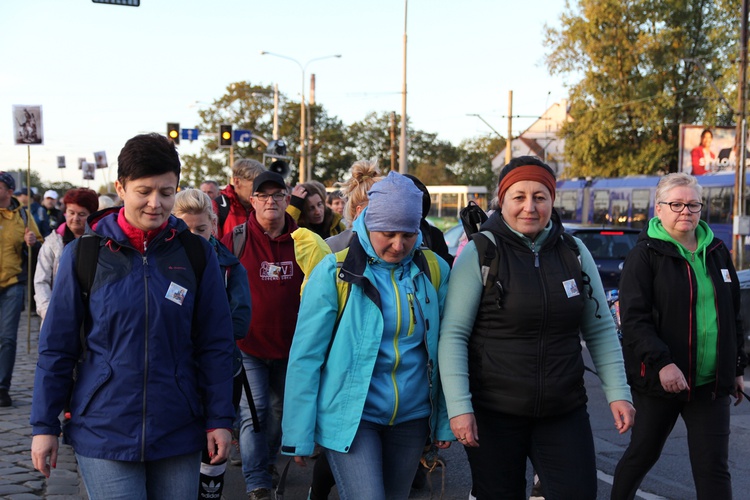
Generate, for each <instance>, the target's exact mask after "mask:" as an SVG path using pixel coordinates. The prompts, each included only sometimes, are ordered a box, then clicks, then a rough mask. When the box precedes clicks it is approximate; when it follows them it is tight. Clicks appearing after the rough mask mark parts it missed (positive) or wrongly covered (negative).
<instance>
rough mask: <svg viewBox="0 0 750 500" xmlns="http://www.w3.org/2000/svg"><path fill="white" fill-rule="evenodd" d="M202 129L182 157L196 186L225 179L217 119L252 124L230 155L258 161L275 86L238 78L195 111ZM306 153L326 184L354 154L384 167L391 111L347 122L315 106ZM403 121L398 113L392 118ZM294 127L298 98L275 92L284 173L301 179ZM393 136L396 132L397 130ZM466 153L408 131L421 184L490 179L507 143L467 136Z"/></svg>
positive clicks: (341, 176) (339, 177)
mask: <svg viewBox="0 0 750 500" xmlns="http://www.w3.org/2000/svg"><path fill="white" fill-rule="evenodd" d="M199 115H200V117H201V123H200V125H199V128H200V130H201V132H202V134H203V135H204V136H206V137H208V139H207V140H206V141H205V142H204V146H203V149H202V150H201V151H200V152H199V153H198V154H195V155H183V156H182V160H183V169H182V179H181V184H182V185H184V186H188V185H191V186H198V185H199V184H200V183H201V181H203V180H205V179H213V180H216V181H217V182H219V183H220V184H224V183H226V182H228V180H229V177H230V174H231V172H230V171H229V168H228V165H229V150H228V149H219V148H218V138H217V137H215V136H210V135H209V134H211V133H212V132H213V133H214V134H216V133H217V132H218V130H219V125H221V124H231V125H232V126H233V128H234V129H249V130H252V132H253V134H254V139H253V141H252V142H251V143H250V144H249V145H244V144H240V145H235V147H234V158H235V160H237V159H239V158H254V159H257V160H259V161H262V159H263V153H264V152H265V150H266V146H265V144H264V142H263V141H262V140H260V139H259V137H260V138H263V139H266V140H270V139H271V138H272V136H273V91H272V89H271V88H270V87H264V86H259V85H253V84H251V83H250V82H235V83H232V84H230V85H228V86H227V88H226V92H225V94H224V95H223V96H221V97H219V98H218V99H216V100H215V101H213V103H212V104H211V105H210V106H208V107H207V108H205V109H203V110H201V111H200V112H199ZM309 119H310V120H309V126H310V127H309V129H308V131H309V133H308V139H309V141H308V142H309V145H308V147H309V153H310V160H311V162H312V165H313V178H314V179H316V180H319V181H321V182H322V183H323V184H325V185H327V186H331V185H333V184H334V183H336V182H338V181H343V180H345V179H346V178H347V177H348V173H349V169H350V167H351V165H352V163H354V162H355V161H357V160H359V159H376V160H378V162H379V164H380V169H381V171H382V172H387V171H388V170H389V169H390V165H391V130H390V120H391V113H380V114H377V113H370V114H369V115H367V116H366V117H365V118H364V119H363V120H361V121H358V122H355V123H353V124H351V125H349V126H345V125H344V124H343V123H342V122H341V120H340V119H339V118H338V117H335V116H331V115H330V114H328V112H327V111H326V109H325V108H324V107H323V106H322V105H320V104H314V105H311V106H310V107H309ZM396 120H397V121H396V123H398V124H399V125H400V121H399V120H400V117H396ZM299 125H300V103H299V102H294V101H291V100H288V99H287V98H286V97H285V96H283V94H282V95H280V105H279V137H280V138H282V139H284V141H285V142H286V144H287V154H288V155H289V156H292V158H293V160H292V162H291V172H290V175H289V179H290V181H291V182H294V180H295V179H297V178H298V177H299V173H298V170H297V169H298V165H299ZM394 135H395V138H396V140H398V138H399V137H400V130H398V126H397V129H396V130H395V132H394ZM466 144H467V146H466V147H471V148H473V149H472V150H471V151H464V150H463V149H462V148H463V146H461V147H455V146H453V145H452V144H451V143H450V142H449V141H444V140H441V139H439V138H438V136H437V134H435V133H430V132H425V131H422V130H412V129H410V130H409V172H410V173H412V174H414V175H415V176H417V177H419V178H420V180H422V182H424V183H425V184H428V185H430V184H456V183H471V184H477V183H479V184H480V185H489V184H491V181H490V180H489V179H491V177H492V173H491V171H490V167H489V165H490V160H491V157H492V156H493V155H494V154H497V152H499V151H501V150H502V148H503V147H504V144H505V142H504V140H503V139H489V138H484V139H482V138H480V139H477V140H476V142H471V141H468V142H466Z"/></svg>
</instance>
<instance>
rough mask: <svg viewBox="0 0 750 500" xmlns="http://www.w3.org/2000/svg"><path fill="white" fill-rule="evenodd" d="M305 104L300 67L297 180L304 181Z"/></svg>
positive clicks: (305, 163) (303, 81)
mask: <svg viewBox="0 0 750 500" xmlns="http://www.w3.org/2000/svg"><path fill="white" fill-rule="evenodd" d="M306 107H307V106H305V68H302V97H301V101H300V112H299V182H300V184H302V183H303V182H305V177H306V173H307V172H306V169H307V158H306V156H307V133H306V131H307V126H306V121H305V120H306V118H307V113H306V111H307V109H306Z"/></svg>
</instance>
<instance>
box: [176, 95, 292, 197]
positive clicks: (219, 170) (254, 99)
mask: <svg viewBox="0 0 750 500" xmlns="http://www.w3.org/2000/svg"><path fill="white" fill-rule="evenodd" d="M297 106H298V108H299V105H297ZM289 111H290V106H288V103H286V102H285V103H284V105H282V106H280V109H279V123H285V122H287V121H288V120H287V119H286V116H284V115H285V113H288V112H289ZM198 115H199V116H200V118H201V123H200V124H199V126H198V128H199V129H200V130H201V134H203V135H204V136H206V137H208V139H207V140H206V141H205V142H204V146H203V150H202V151H201V152H200V153H199V154H197V155H184V156H182V159H183V161H184V166H183V170H182V180H183V182H184V183H185V184H187V185H192V186H197V185H198V184H200V182H201V181H202V180H203V179H215V180H217V181H219V182H222V181H223V180H226V179H228V178H229V176H230V174H231V172H230V171H229V149H228V148H227V149H220V148H219V147H218V142H219V141H218V136H217V135H216V134H218V131H219V126H220V125H222V124H230V125H232V127H233V129H235V130H236V129H244V130H251V131H252V132H253V140H252V141H251V142H250V143H249V144H235V146H234V157H235V159H238V158H253V159H256V160H258V161H262V160H263V153H264V152H265V150H266V145H265V144H264V143H263V141H261V140H259V139H258V137H260V138H262V139H265V140H266V141H269V140H271V139H272V136H273V88H272V87H270V86H261V85H253V84H251V83H250V82H235V83H232V84H229V85H228V86H227V88H226V93H225V94H224V95H223V96H221V97H219V98H218V99H216V100H214V102H213V103H212V104H211V105H210V106H209V107H207V108H205V109H202V110H201V111H199V113H198ZM297 115H298V116H299V111H297ZM297 124H298V126H299V118H297ZM210 134H214V135H213V136H211V135H210ZM282 137H284V138H285V140H287V141H288V142H289V139H291V138H290V137H288V136H286V135H283V136H282ZM297 137H298V136H297ZM289 149H290V151H293V150H294V149H293V147H291V146H290V148H289Z"/></svg>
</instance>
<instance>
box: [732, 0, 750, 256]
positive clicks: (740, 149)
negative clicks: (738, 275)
mask: <svg viewBox="0 0 750 500" xmlns="http://www.w3.org/2000/svg"><path fill="white" fill-rule="evenodd" d="M749 2H750V0H742V19H741V22H740V77H739V81H738V85H737V87H738V91H737V98H738V100H739V105H738V106H737V109H738V111H739V116H738V120H737V132H736V135H735V150H736V151H737V155H736V156H735V158H737V166H736V167H735V178H734V220H733V223H734V224H733V225H734V227H733V231H732V233H733V234H732V254H733V255H732V256H733V258H734V267H735V268H737V269H742V268H743V266H744V263H745V262H744V261H745V258H744V257H745V255H744V254H745V236H746V235H747V234H748V232H750V231H748V229H749V228H748V227H747V226H748V225H750V221H748V218H747V217H746V214H745V169H746V162H747V144H746V142H747V101H746V99H747V96H746V92H747V15H748V3H749Z"/></svg>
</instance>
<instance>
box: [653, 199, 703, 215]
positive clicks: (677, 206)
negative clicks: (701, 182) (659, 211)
mask: <svg viewBox="0 0 750 500" xmlns="http://www.w3.org/2000/svg"><path fill="white" fill-rule="evenodd" d="M659 205H669V208H670V209H672V212H677V213H680V212H682V210H683V209H684V208H685V207H687V209H688V211H689V212H690V213H691V214H697V213H698V212H700V211H701V210H703V203H681V202H679V201H660V202H659Z"/></svg>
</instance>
